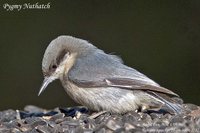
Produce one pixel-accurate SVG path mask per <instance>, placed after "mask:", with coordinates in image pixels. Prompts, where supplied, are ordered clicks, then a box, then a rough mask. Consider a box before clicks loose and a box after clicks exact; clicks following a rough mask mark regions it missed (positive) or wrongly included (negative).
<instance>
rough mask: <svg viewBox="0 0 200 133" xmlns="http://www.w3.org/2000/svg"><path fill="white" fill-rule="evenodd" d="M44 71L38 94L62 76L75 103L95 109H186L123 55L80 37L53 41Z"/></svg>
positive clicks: (120, 112)
mask: <svg viewBox="0 0 200 133" xmlns="http://www.w3.org/2000/svg"><path fill="white" fill-rule="evenodd" d="M42 72H43V75H44V81H43V83H42V86H41V88H40V91H39V93H38V96H39V95H40V94H41V93H42V92H43V91H44V90H45V89H46V88H47V86H48V84H49V83H51V82H52V81H54V80H56V79H59V80H60V81H61V84H62V86H63V88H64V89H65V91H66V92H67V94H68V95H69V96H70V97H71V98H72V99H73V100H74V101H75V102H77V103H79V104H81V105H83V106H86V107H88V108H89V109H91V110H94V111H108V112H112V113H118V114H123V113H127V112H129V111H137V110H141V111H147V110H164V111H167V112H169V113H171V114H180V113H181V112H182V106H181V104H180V103H178V102H177V101H175V100H173V98H172V97H179V96H178V95H177V94H176V93H174V92H173V91H171V90H169V89H166V88H164V87H162V86H160V85H159V84H158V83H156V82H155V81H153V80H152V79H150V78H148V77H147V76H146V75H144V74H142V73H141V72H139V71H137V70H136V69H134V68H132V67H129V66H127V65H125V64H124V63H123V61H122V59H121V58H120V57H118V56H116V55H113V54H107V53H105V52H104V51H103V50H101V49H99V48H97V47H96V46H94V45H93V44H92V43H90V42H88V41H86V40H83V39H79V38H76V37H72V36H69V35H61V36H58V37H57V38H55V39H54V40H52V41H51V42H50V44H49V45H48V46H47V48H46V50H45V53H44V56H43V59H42Z"/></svg>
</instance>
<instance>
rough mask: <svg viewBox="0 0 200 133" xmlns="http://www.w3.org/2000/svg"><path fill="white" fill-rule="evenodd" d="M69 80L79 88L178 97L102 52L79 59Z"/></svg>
mask: <svg viewBox="0 0 200 133" xmlns="http://www.w3.org/2000/svg"><path fill="white" fill-rule="evenodd" d="M68 78H69V80H71V81H72V82H74V83H75V84H77V85H78V86H81V87H85V88H91V87H118V88H123V89H129V90H146V91H153V92H160V93H164V94H170V95H174V96H178V95H177V94H175V93H174V92H172V91H170V90H168V89H166V88H163V87H161V86H160V85H158V84H157V83H155V82H154V81H153V80H151V79H149V78H148V77H147V76H145V75H144V74H142V73H140V72H138V71H137V70H135V69H133V68H130V67H128V66H126V65H124V64H123V63H122V61H121V59H120V58H118V57H117V56H114V55H108V54H105V53H104V52H103V51H101V50H97V51H94V52H93V53H90V54H88V55H86V56H84V57H79V58H78V59H77V61H76V63H75V64H74V66H73V67H72V69H71V70H70V71H69V74H68Z"/></svg>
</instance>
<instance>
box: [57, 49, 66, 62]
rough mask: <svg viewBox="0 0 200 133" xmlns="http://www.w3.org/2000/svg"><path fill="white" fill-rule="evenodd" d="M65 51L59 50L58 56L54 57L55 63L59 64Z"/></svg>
mask: <svg viewBox="0 0 200 133" xmlns="http://www.w3.org/2000/svg"><path fill="white" fill-rule="evenodd" d="M66 53H67V51H66V50H63V51H61V52H60V54H59V55H58V57H57V58H56V62H57V64H60V62H61V61H62V59H63V57H64V56H65V54H66Z"/></svg>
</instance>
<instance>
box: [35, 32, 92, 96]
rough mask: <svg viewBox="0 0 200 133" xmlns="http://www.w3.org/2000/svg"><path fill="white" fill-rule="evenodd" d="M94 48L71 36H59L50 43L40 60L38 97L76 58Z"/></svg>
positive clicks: (64, 72) (67, 69) (65, 71)
mask: <svg viewBox="0 0 200 133" xmlns="http://www.w3.org/2000/svg"><path fill="white" fill-rule="evenodd" d="M94 48H95V47H94V46H93V45H92V44H90V43H88V42H87V41H85V40H82V39H78V38H75V37H71V36H59V37H57V38H56V39H54V40H53V41H51V43H50V44H49V46H48V47H47V49H46V51H45V53H44V57H43V60H42V72H43V75H44V81H43V84H42V86H41V88H40V91H39V93H38V95H40V94H41V93H42V92H43V91H44V90H45V88H46V87H47V86H48V84H49V83H51V82H52V81H54V80H56V79H61V78H63V75H66V74H67V73H68V71H69V70H70V68H71V67H72V66H73V65H74V63H75V61H76V59H77V58H78V57H80V56H84V55H85V54H87V53H88V51H89V50H91V49H94Z"/></svg>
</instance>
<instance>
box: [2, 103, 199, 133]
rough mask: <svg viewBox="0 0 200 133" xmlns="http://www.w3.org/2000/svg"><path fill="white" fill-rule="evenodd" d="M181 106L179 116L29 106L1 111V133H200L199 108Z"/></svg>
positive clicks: (83, 108) (190, 105)
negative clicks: (47, 108)
mask: <svg viewBox="0 0 200 133" xmlns="http://www.w3.org/2000/svg"><path fill="white" fill-rule="evenodd" d="M180 103H181V101H180ZM182 106H183V108H184V112H183V113H182V114H179V115H171V114H169V113H165V114H163V113H159V112H146V113H145V112H134V111H132V112H128V113H126V114H111V113H109V112H103V113H100V114H99V115H97V114H95V113H94V112H90V111H89V110H88V109H87V108H86V107H82V106H80V107H71V108H55V109H52V110H45V109H42V108H39V107H36V106H33V105H28V106H26V107H25V108H24V110H11V109H9V110H5V111H1V112H0V133H1V132H4V133H9V132H14V133H21V132H23V133H51V132H52V133H63V132H64V133H93V132H95V133H112V132H114V133H125V132H126V133H129V132H135V133H141V132H148V133H155V132H159V133H165V132H168V133H173V132H177V133H179V132H180V133H185V132H196V133H198V132H200V126H199V125H200V107H199V106H197V105H194V104H182ZM94 116H95V117H94Z"/></svg>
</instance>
